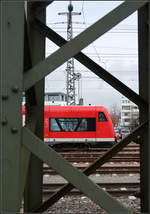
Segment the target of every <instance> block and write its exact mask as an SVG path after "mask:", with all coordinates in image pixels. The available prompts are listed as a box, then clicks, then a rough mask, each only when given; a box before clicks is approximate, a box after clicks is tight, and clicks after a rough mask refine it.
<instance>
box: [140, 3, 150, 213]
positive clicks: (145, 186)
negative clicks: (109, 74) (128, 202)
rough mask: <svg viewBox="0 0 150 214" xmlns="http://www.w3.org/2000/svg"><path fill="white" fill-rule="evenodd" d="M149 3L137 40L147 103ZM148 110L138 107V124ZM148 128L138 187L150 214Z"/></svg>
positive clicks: (142, 10) (142, 14) (142, 13)
mask: <svg viewBox="0 0 150 214" xmlns="http://www.w3.org/2000/svg"><path fill="white" fill-rule="evenodd" d="M149 25H150V3H148V4H146V5H145V6H144V7H142V8H140V10H139V11H138V40H139V44H138V47H139V94H140V96H141V97H142V98H143V99H145V100H147V102H148V101H149V98H150V96H149V95H150V94H149V80H150V79H149V73H150V32H149ZM149 111H150V109H145V108H144V107H142V106H141V107H140V122H143V121H144V120H145V119H148V118H149ZM149 132H150V126H148V127H147V129H145V130H144V133H143V137H142V139H141V144H140V169H141V171H140V174H141V178H140V181H141V182H140V187H141V194H140V195H141V212H142V213H149V212H150V158H149V157H150V144H149V142H150V135H149Z"/></svg>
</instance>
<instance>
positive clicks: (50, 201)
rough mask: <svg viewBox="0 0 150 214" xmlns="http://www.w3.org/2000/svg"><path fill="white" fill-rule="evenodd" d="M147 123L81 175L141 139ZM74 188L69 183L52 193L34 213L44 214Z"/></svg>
mask: <svg viewBox="0 0 150 214" xmlns="http://www.w3.org/2000/svg"><path fill="white" fill-rule="evenodd" d="M147 126H148V122H145V123H143V124H141V125H140V126H138V127H137V128H136V129H135V130H134V131H133V132H132V133H131V134H130V135H128V136H127V137H125V138H124V139H122V140H121V141H120V142H119V143H118V144H116V145H114V146H113V147H112V148H111V149H110V150H109V151H108V152H106V153H105V154H104V155H103V156H101V157H100V158H97V160H95V161H94V162H93V163H92V164H91V165H90V166H88V167H87V168H86V169H85V170H84V171H83V173H84V174H85V175H87V176H89V175H90V174H92V173H94V172H95V171H96V169H98V168H100V167H101V166H102V165H103V164H105V163H106V162H107V161H108V160H109V159H111V158H112V157H113V156H115V155H116V154H117V153H118V152H120V151H121V150H122V149H123V148H124V147H125V146H127V145H128V144H129V143H130V142H131V141H132V140H133V139H135V138H137V136H140V137H142V135H143V131H144V130H145V128H147ZM73 188H74V186H73V185H72V184H71V183H68V184H66V185H64V186H63V187H62V188H61V189H60V190H58V192H56V193H54V194H53V195H52V196H51V197H50V198H49V199H48V200H47V201H45V202H44V203H43V204H42V205H41V206H40V207H39V208H38V209H36V210H35V211H36V212H44V211H46V210H47V209H48V208H49V207H50V206H52V205H53V204H54V203H55V202H57V201H58V200H59V199H60V198H61V197H63V196H64V195H65V194H66V193H68V192H69V191H71V190H72V189H73Z"/></svg>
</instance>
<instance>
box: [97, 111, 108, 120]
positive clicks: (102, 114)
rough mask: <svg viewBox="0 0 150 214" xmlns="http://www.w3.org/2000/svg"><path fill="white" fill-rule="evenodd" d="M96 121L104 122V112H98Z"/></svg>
mask: <svg viewBox="0 0 150 214" xmlns="http://www.w3.org/2000/svg"><path fill="white" fill-rule="evenodd" d="M98 121H99V122H106V121H107V118H106V116H105V114H104V112H98Z"/></svg>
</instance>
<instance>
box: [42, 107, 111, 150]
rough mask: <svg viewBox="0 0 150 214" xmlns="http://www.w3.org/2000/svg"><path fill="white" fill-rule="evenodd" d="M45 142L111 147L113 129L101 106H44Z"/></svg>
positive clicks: (108, 116) (105, 111)
mask: <svg viewBox="0 0 150 214" xmlns="http://www.w3.org/2000/svg"><path fill="white" fill-rule="evenodd" d="M44 141H45V143H48V144H49V145H55V144H71V143H72V144H78V145H81V144H83V143H84V144H87V145H88V144H90V145H93V146H94V145H98V146H112V145H113V144H114V143H115V134H114V127H113V124H112V120H111V117H110V115H109V113H108V111H107V110H106V108H105V107H102V106H94V107H93V106H45V112H44Z"/></svg>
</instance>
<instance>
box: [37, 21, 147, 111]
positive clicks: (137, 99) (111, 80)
mask: <svg viewBox="0 0 150 214" xmlns="http://www.w3.org/2000/svg"><path fill="white" fill-rule="evenodd" d="M35 27H36V28H37V29H38V30H39V32H40V33H42V34H43V35H44V36H45V37H47V38H49V39H50V40H51V41H53V42H54V43H55V44H57V45H58V46H60V47H61V46H63V45H64V44H65V43H67V41H66V40H65V39H64V38H63V37H61V36H60V35H58V34H57V33H56V32H55V31H53V30H52V29H50V28H49V27H47V26H46V25H44V24H43V23H42V22H41V21H39V20H38V19H35ZM74 58H75V59H76V60H78V61H79V62H80V63H82V64H83V65H84V66H86V67H87V68H88V69H90V70H91V71H92V72H93V73H94V74H96V75H97V76H98V77H100V78H102V79H103V80H104V81H106V82H107V83H108V84H110V85H111V86H112V87H114V88H115V89H116V90H118V91H119V92H120V93H122V94H123V95H124V96H126V97H128V98H129V99H130V100H132V101H133V102H134V103H135V104H137V105H138V106H146V107H147V106H148V104H147V103H146V102H145V100H144V99H143V98H142V97H141V96H139V95H138V94H136V93H135V92H134V91H133V90H131V89H130V88H128V87H127V86H126V85H125V84H123V83H122V82H121V81H120V80H118V79H117V78H115V77H114V76H113V75H111V74H110V73H109V72H107V71H106V70H105V69H104V68H102V67H101V66H100V65H98V64H97V63H96V62H94V61H93V60H91V59H90V58H89V57H88V56H86V55H85V54H83V53H82V52H80V53H78V54H77V55H75V56H74Z"/></svg>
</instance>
